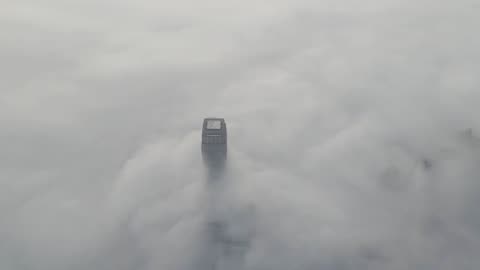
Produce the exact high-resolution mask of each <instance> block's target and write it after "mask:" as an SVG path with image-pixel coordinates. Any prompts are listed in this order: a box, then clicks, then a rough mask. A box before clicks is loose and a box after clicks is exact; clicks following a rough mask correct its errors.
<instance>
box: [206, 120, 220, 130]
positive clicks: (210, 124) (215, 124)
mask: <svg viewBox="0 0 480 270" xmlns="http://www.w3.org/2000/svg"><path fill="white" fill-rule="evenodd" d="M221 128H222V121H220V120H208V121H207V129H221Z"/></svg>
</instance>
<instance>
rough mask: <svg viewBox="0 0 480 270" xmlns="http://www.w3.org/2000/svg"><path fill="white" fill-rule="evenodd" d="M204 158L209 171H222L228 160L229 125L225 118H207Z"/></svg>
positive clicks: (204, 136)
mask: <svg viewBox="0 0 480 270" xmlns="http://www.w3.org/2000/svg"><path fill="white" fill-rule="evenodd" d="M202 157H203V160H204V162H205V163H206V165H207V166H208V168H209V169H222V168H223V167H224V165H225V161H226V159H227V124H226V123H225V119H223V118H205V119H204V120H203V128H202Z"/></svg>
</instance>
